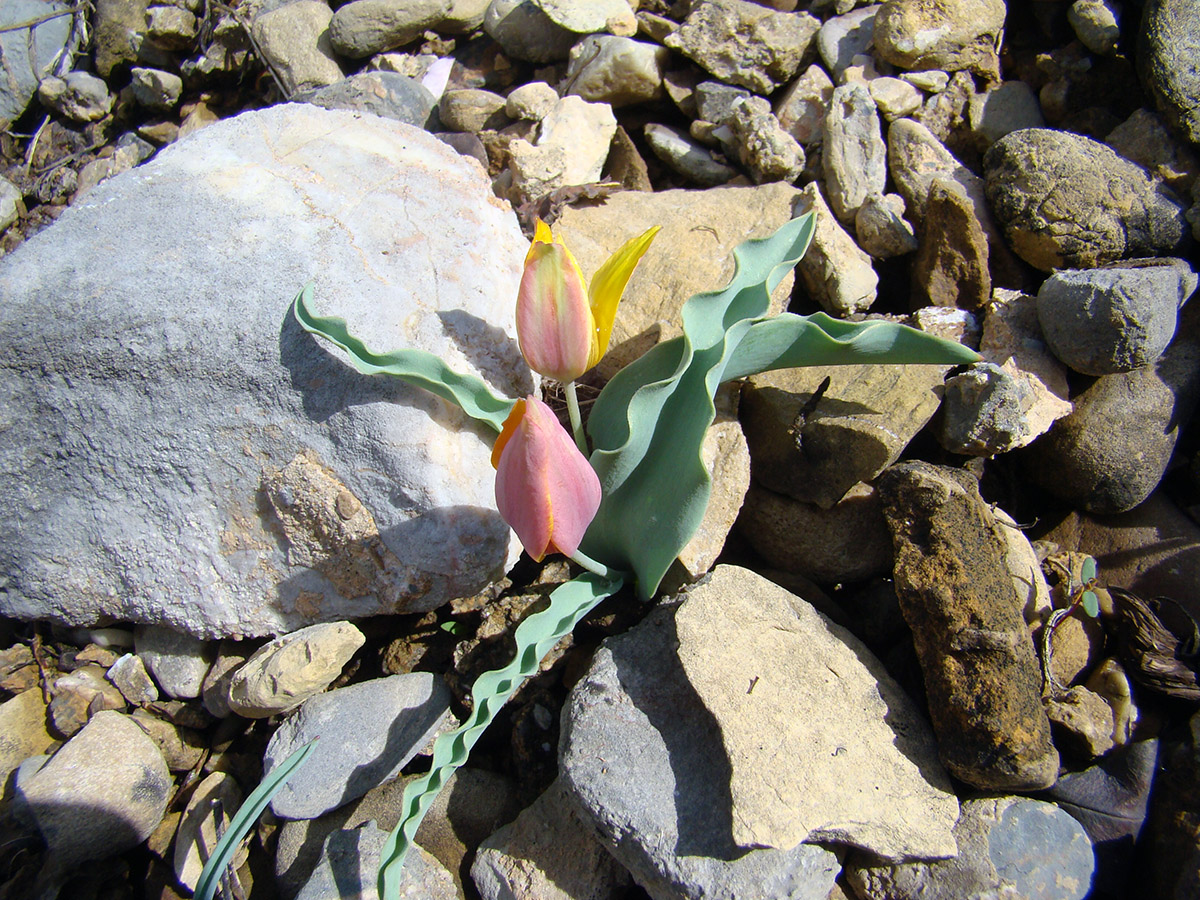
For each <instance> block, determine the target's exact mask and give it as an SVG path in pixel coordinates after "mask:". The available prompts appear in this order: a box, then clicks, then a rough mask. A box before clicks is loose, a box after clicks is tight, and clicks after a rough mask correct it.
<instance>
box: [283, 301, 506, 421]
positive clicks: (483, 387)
mask: <svg viewBox="0 0 1200 900" xmlns="http://www.w3.org/2000/svg"><path fill="white" fill-rule="evenodd" d="M312 293H313V284H312V282H311V281H310V282H309V283H308V284H306V285H305V286H304V288H303V289H302V290H301V291H300V293H299V294H297V295H296V299H295V301H294V302H293V303H292V314H293V315H294V316H295V317H296V321H297V322H298V323H299V324H300V327H301V328H303V329H304V330H305V331H307V332H308V333H309V334H315V335H318V336H320V337H323V338H325V340H327V341H329V342H330V343H331V344H334V345H335V346H337V347H340V348H341V349H342V350H344V351H346V354H347V355H348V356H349V357H350V364H351V365H353V366H354V368H356V369H358V371H360V372H362V373H363V374H364V375H395V376H396V377H398V378H402V379H404V380H405V381H407V382H408V383H409V384H412V385H415V386H416V387H419V388H424V389H425V390H427V391H429V392H430V393H431V394H436V395H437V396H439V397H441V398H442V399H443V400H448V401H449V402H451V403H453V404H455V405H456V406H459V407H460V408H461V409H462V411H463V412H465V413H466V414H467V415H469V416H471V418H473V419H477V420H479V421H480V422H483V423H484V424H486V425H488V426H490V427H491V428H492V429H493V430H495V431H499V430H500V428H501V426H503V424H504V420H505V419H506V418H508V413H509V411H510V410H511V409H512V407H513V403H515V402H516V401H514V400H509V399H508V398H506V397H498V396H496V395H495V394H494V393H492V389H491V388H490V387H488V385H487V383H486V382H485V381H484V380H483V379H482V378H479V377H477V376H475V375H463V374H462V373H460V372H455V371H454V370H453V369H451V368H450V367H449V366H447V365H446V364H445V363H444V362H442V361H441V360H440V359H438V357H436V356H434V355H433V354H432V353H429V352H427V351H425V350H409V349H406V350H392V351H391V352H389V353H374V352H372V351H371V350H368V349H367V346H366V345H365V344H364V343H363V342H362V341H360V340H359V339H358V338H356V337H355V336H354V335H352V334H351V333H350V330H349V329H348V328H347V327H346V321H345V320H344V319H339V318H337V317H336V316H315V315H313V313H312V311H311V310H310V309H309V303H310V302H311V301H312Z"/></svg>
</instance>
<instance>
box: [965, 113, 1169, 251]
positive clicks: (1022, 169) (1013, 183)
mask: <svg viewBox="0 0 1200 900" xmlns="http://www.w3.org/2000/svg"><path fill="white" fill-rule="evenodd" d="M983 165H984V171H985V182H984V188H985V191H986V193H987V199H988V202H989V203H990V205H991V207H992V211H993V212H994V214H995V216H996V219H997V220H998V221H999V223H1000V225H1001V226H1002V227H1003V229H1004V234H1005V236H1006V237H1007V238H1008V242H1009V243H1010V244H1011V246H1012V249H1013V250H1014V251H1015V252H1016V254H1017V255H1018V256H1019V257H1021V258H1022V259H1023V260H1025V261H1026V262H1027V263H1029V264H1030V265H1032V266H1034V267H1035V268H1038V269H1041V270H1042V271H1044V272H1049V271H1050V270H1051V269H1063V268H1090V267H1093V266H1097V265H1102V264H1104V263H1107V262H1112V261H1114V260H1117V259H1124V258H1127V257H1131V256H1155V255H1160V254H1164V253H1171V252H1173V251H1175V250H1176V249H1177V248H1179V247H1180V245H1181V244H1182V243H1183V242H1184V240H1185V239H1186V237H1187V221H1186V220H1185V218H1184V207H1183V204H1182V203H1181V202H1180V200H1179V198H1178V197H1177V196H1176V195H1175V193H1174V192H1173V191H1171V190H1170V188H1167V187H1165V186H1163V185H1162V184H1161V183H1159V182H1157V181H1155V180H1154V179H1152V178H1151V177H1150V175H1149V174H1147V172H1146V170H1145V169H1143V168H1141V167H1140V166H1137V165H1135V164H1134V163H1131V162H1129V161H1128V160H1125V159H1123V158H1121V157H1120V156H1118V155H1117V154H1116V153H1115V152H1113V151H1112V150H1111V149H1109V148H1108V147H1106V146H1104V145H1103V144H1101V143H1099V142H1098V141H1094V140H1092V139H1091V138H1087V137H1084V136H1083V135H1080V134H1073V133H1071V132H1066V131H1056V130H1053V129H1049V128H1027V129H1023V130H1021V131H1014V132H1012V133H1010V134H1008V135H1005V136H1004V137H1003V138H1001V139H1000V140H999V141H997V142H996V143H995V144H993V145H992V147H991V149H989V150H988V152H987V153H986V154H984V157H983Z"/></svg>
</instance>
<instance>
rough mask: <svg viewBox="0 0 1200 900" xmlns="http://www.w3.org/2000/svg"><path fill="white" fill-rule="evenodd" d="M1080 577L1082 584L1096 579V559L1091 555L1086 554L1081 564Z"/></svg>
mask: <svg viewBox="0 0 1200 900" xmlns="http://www.w3.org/2000/svg"><path fill="white" fill-rule="evenodd" d="M1079 579H1080V584H1087V583H1088V582H1090V581H1094V580H1095V579H1096V560H1095V559H1093V558H1092V557H1090V556H1085V557H1084V558H1083V562H1082V563H1080V564H1079Z"/></svg>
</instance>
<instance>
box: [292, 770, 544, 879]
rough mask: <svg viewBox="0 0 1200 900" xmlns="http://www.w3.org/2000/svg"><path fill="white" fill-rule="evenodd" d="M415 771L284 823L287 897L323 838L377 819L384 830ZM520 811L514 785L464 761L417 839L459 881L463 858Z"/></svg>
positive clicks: (398, 811) (397, 813) (399, 809)
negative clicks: (344, 802) (338, 805)
mask: <svg viewBox="0 0 1200 900" xmlns="http://www.w3.org/2000/svg"><path fill="white" fill-rule="evenodd" d="M414 777H416V776H408V777H407V778H395V779H393V780H391V781H386V782H384V783H382V784H380V785H377V786H376V787H373V788H372V789H371V790H369V791H368V792H367V793H366V794H365V795H364V796H363V797H362V798H361V799H360V800H358V801H356V802H354V803H351V804H349V805H347V806H343V807H341V808H340V809H336V810H334V811H333V812H329V813H326V814H325V815H323V816H320V817H318V818H316V819H292V820H289V821H286V822H284V823H283V824H282V827H281V828H280V829H279V840H278V842H277V844H276V850H275V884H276V885H277V886H278V888H279V890H280V892H281V893H282V894H283V895H284V896H285V897H291V896H294V895H295V894H296V893H297V892H298V891H299V890H300V888H301V887H302V886H303V884H304V881H305V879H307V878H308V876H309V874H310V873H311V872H312V870H313V868H314V867H315V866H316V864H317V862H318V860H319V859H320V856H321V848H322V846H323V845H324V843H325V839H326V838H327V837H328V836H329V835H330V834H332V833H334V832H335V831H339V830H342V829H352V828H356V827H358V826H360V825H363V824H365V823H367V822H371V821H374V822H376V823H377V824H378V825H379V827H380V828H382V829H383V830H384V831H391V830H392V829H393V828H395V827H396V824H397V823H398V822H399V821H400V818H401V817H402V816H403V814H404V806H403V803H402V802H401V801H402V800H403V795H404V788H405V785H406V784H407V783H408V781H410V780H411V779H412V778H414ZM520 811H521V805H520V803H519V802H518V798H517V789H516V785H515V784H514V783H513V782H512V781H511V780H509V779H506V778H505V777H503V776H501V775H497V774H495V773H493V772H486V771H483V770H481V769H473V768H471V767H470V766H464V767H463V768H461V769H458V770H457V771H456V772H454V773H453V774H452V775H451V776H450V778H449V780H448V781H447V782H446V784H445V785H444V786H443V788H442V790H441V792H440V793H439V794H438V795H437V796H436V797H435V798H434V800H433V805H432V806H430V808H429V812H428V813H427V814H426V816H425V819H424V821H423V822H421V825H420V827H419V828H418V829H417V841H418V843H419V844H420V845H421V847H423V848H425V849H426V850H427V851H428V853H429V854H430V855H432V856H433V857H435V858H436V859H437V860H438V862H440V863H441V864H442V865H443V866H445V867H446V868H447V869H448V870H449V871H450V874H451V877H452V878H454V880H455V882H456V883H457V882H458V873H459V871H460V870H461V869H462V868H463V860H464V859H465V858H467V857H468V856H469V855H470V854H472V853H474V852H475V848H476V847H478V846H479V845H480V844H481V843H482V842H483V841H484V840H485V839H486V838H487V837H488V836H489V835H491V834H493V833H495V831H496V830H497V829H498V828H500V827H501V826H502V825H504V824H506V823H508V822H511V821H512V820H513V819H514V818H516V816H517V814H518V813H519V812H520Z"/></svg>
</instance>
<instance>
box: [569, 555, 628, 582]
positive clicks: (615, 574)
mask: <svg viewBox="0 0 1200 900" xmlns="http://www.w3.org/2000/svg"><path fill="white" fill-rule="evenodd" d="M567 559H569V560H571V562H574V563H578V564H579V565H581V566H583V567H584V568H585V569H587V570H588V571H589V572H594V573H595V574H597V575H599V576H600V577H601V578H626V577H628V574H629V573H627V572H623V571H621V570H620V569H614V568H611V567H609V566H606V565H605V564H604V563H602V562H596V560H594V559H592V558H591V557H590V556H588V555H587V554H586V553H584V552H583V551H582V550H576V551H575V552H574V553H573V554H571V555H570V556H568V557H567Z"/></svg>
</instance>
